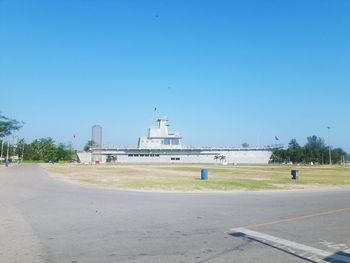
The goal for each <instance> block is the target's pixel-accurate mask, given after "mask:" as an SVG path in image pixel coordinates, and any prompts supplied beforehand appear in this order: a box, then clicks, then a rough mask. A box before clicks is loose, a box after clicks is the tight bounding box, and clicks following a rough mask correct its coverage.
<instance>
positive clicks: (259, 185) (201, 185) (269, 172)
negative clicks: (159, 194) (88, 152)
mask: <svg viewBox="0 0 350 263" xmlns="http://www.w3.org/2000/svg"><path fill="white" fill-rule="evenodd" d="M43 166H44V167H45V169H46V170H47V171H48V172H49V173H52V174H55V175H57V176H60V177H62V178H64V179H68V180H72V181H76V182H80V183H86V184H90V185H95V186H99V187H104V188H118V189H136V190H150V191H152V190H158V191H230V190H262V189H272V190H273V189H301V188H308V187H315V186H316V187H317V186H350V166H332V167H330V166H298V167H294V166H290V165H238V166H230V165H228V166H220V165H205V166H204V165H185V164H183V165H180V164H172V165H171V164H146V165H145V164H118V165H82V164H53V165H52V164H44V165H43ZM201 168H207V169H208V174H209V180H208V181H201V180H200V172H201ZM294 168H296V169H298V170H299V175H300V179H299V180H291V175H290V170H291V169H294Z"/></svg>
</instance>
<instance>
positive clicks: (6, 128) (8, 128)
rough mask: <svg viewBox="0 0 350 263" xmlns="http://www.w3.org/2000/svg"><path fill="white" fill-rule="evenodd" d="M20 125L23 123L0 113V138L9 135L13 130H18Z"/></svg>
mask: <svg viewBox="0 0 350 263" xmlns="http://www.w3.org/2000/svg"><path fill="white" fill-rule="evenodd" d="M22 125H23V123H20V122H19V121H17V120H14V119H9V118H7V117H5V116H4V115H1V114H0V138H3V137H5V136H8V135H11V133H12V132H13V131H17V130H19V129H20V128H21V127H22Z"/></svg>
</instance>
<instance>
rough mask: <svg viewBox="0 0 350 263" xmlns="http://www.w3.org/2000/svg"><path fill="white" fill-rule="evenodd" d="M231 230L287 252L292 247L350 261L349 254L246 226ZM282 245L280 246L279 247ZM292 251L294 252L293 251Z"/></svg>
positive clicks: (325, 256) (324, 257) (329, 257)
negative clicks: (322, 248) (307, 244)
mask: <svg viewBox="0 0 350 263" xmlns="http://www.w3.org/2000/svg"><path fill="white" fill-rule="evenodd" d="M231 231H233V232H234V233H235V234H243V235H244V236H245V237H251V238H253V239H256V240H259V241H260V240H261V241H262V242H263V243H265V242H266V241H269V242H272V243H274V245H273V246H274V247H277V248H281V249H283V248H285V250H286V251H287V252H289V253H290V252H291V251H290V249H289V248H294V249H298V250H301V251H304V252H307V253H310V254H313V255H317V256H321V257H323V259H326V258H327V259H333V260H338V261H342V262H346V263H350V256H346V255H339V254H335V253H334V252H329V251H325V250H321V249H318V248H314V247H310V246H306V245H303V244H300V243H296V242H293V241H289V240H286V239H282V238H279V237H275V236H271V235H268V234H264V233H261V232H256V231H253V230H249V229H246V228H233V229H231ZM281 245H282V247H281ZM292 253H295V252H294V251H293V252H292ZM305 254H306V253H302V254H300V255H297V254H296V255H297V256H304V255H305Z"/></svg>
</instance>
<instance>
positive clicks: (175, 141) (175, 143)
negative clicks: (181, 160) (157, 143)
mask: <svg viewBox="0 0 350 263" xmlns="http://www.w3.org/2000/svg"><path fill="white" fill-rule="evenodd" d="M171 144H172V145H179V139H172V140H171Z"/></svg>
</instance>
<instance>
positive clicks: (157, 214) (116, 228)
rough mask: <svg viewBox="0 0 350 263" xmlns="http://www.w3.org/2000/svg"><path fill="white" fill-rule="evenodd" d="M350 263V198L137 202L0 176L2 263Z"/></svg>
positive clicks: (34, 170)
mask: <svg viewBox="0 0 350 263" xmlns="http://www.w3.org/2000/svg"><path fill="white" fill-rule="evenodd" d="M324 261H325V262H350V190H348V189H342V190H331V191H330V190H317V191H315V190H313V191H286V192H280V191H277V192H236V193H222V194H221V193H218V194H214V193H209V194H198V193H194V194H191V193H186V194H181V193H143V192H132V191H119V190H107V189H97V188H93V187H89V186H81V185H78V184H71V183H67V182H64V181H61V180H57V179H55V178H52V177H50V176H48V175H47V174H46V172H45V171H44V170H43V169H42V168H41V167H40V166H39V165H16V166H11V167H8V168H6V167H0V262H6V263H7V262H60V263H62V262H67V263H80V262H84V263H85V262H98V263H101V262H130V263H131V262H152V263H154V262H198V263H199V262H324Z"/></svg>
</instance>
